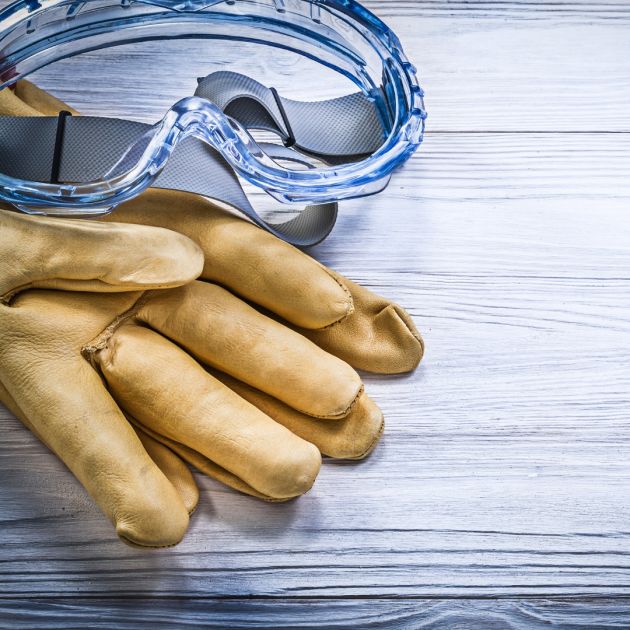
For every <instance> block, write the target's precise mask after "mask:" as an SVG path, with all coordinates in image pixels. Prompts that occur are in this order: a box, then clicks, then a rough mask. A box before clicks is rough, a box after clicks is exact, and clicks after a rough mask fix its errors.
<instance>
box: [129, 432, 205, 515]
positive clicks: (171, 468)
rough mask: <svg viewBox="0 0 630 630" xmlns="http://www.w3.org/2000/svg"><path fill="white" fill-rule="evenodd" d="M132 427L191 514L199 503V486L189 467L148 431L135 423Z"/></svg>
mask: <svg viewBox="0 0 630 630" xmlns="http://www.w3.org/2000/svg"><path fill="white" fill-rule="evenodd" d="M134 429H135V431H136V434H137V436H138V438H140V441H141V442H142V446H144V450H145V451H146V452H147V453H148V454H149V457H150V458H151V459H152V460H153V461H154V462H155V464H156V465H157V466H158V468H159V469H160V470H161V471H162V472H163V473H164V475H165V477H166V478H167V479H168V480H169V481H170V482H171V484H173V487H174V488H175V490H177V492H178V494H179V496H180V497H181V499H182V501H183V503H184V506H185V507H186V511H187V512H188V514H192V513H193V512H194V511H195V510H196V509H197V504H198V503H199V488H198V487H197V483H196V482H195V478H194V477H193V475H192V473H191V472H190V468H188V466H186V464H185V463H184V462H183V461H182V460H181V458H180V457H178V456H177V455H176V454H175V453H174V452H173V451H172V450H171V449H170V448H168V447H167V446H165V445H164V444H162V443H161V442H159V441H158V440H156V439H155V438H153V437H152V436H151V435H149V433H148V432H146V431H143V430H142V429H141V428H140V427H138V426H137V425H135V424H134Z"/></svg>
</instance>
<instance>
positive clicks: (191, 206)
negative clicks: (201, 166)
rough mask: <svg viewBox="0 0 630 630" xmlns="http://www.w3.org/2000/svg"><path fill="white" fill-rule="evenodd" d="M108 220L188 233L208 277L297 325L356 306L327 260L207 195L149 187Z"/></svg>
mask: <svg viewBox="0 0 630 630" xmlns="http://www.w3.org/2000/svg"><path fill="white" fill-rule="evenodd" d="M104 220H106V221H112V220H113V221H122V222H125V223H139V224H144V225H159V226H162V227H166V228H169V229H171V230H175V231H176V232H180V233H181V234H185V235H186V236H188V237H190V238H192V239H193V240H194V241H196V242H197V243H198V244H199V245H200V246H201V248H202V250H203V252H204V255H205V261H206V262H205V265H204V269H203V273H202V277H203V278H204V279H206V280H209V281H211V282H216V283H217V284H220V285H222V286H225V287H228V288H229V289H231V290H232V291H233V292H234V293H237V294H238V295H240V296H242V297H244V298H246V299H247V300H250V301H252V302H255V303H256V304H259V305H260V306H263V307H264V308H266V309H268V310H270V311H272V312H274V313H277V314H278V315H280V316H281V317H283V318H284V319H286V320H287V321H290V322H293V323H295V324H296V325H298V326H304V327H307V328H322V327H324V326H330V325H331V324H334V323H335V322H337V321H339V320H340V319H343V318H344V317H346V316H347V315H348V313H350V312H351V311H352V299H351V297H350V294H349V292H348V290H347V289H346V288H345V287H344V286H343V285H342V284H340V283H339V282H338V281H337V279H336V278H335V277H334V276H333V275H332V274H331V273H330V272H329V270H328V269H326V268H325V267H324V266H323V265H321V264H320V263H318V262H317V261H316V260H314V259H313V258H311V257H310V256H307V255H306V254H304V253H303V252H301V251H300V250H298V249H296V248H295V247H292V246H291V245H289V244H288V243H285V242H284V241H281V240H280V239H278V238H276V237H275V236H273V235H271V234H269V233H268V232H265V231H264V230H261V229H260V228H258V227H257V226H255V225H253V224H251V223H249V222H247V221H244V220H243V219H240V218H237V217H235V216H234V215H233V214H231V213H229V212H227V211H226V210H224V209H222V208H220V207H219V206H218V205H217V204H216V203H214V202H212V201H210V200H208V199H205V198H203V197H200V196H197V195H192V194H187V193H181V192H177V191H167V190H148V191H146V192H145V193H143V194H142V195H141V196H140V197H138V198H137V199H134V200H131V201H129V202H127V203H124V204H122V205H120V206H119V207H118V208H116V210H115V212H114V213H113V215H111V216H110V217H104Z"/></svg>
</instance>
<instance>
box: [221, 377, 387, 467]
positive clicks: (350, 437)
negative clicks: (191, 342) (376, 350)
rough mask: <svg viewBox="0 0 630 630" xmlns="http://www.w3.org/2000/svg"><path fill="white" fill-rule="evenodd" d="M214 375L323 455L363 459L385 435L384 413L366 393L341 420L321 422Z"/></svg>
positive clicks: (252, 389) (259, 393)
mask: <svg viewBox="0 0 630 630" xmlns="http://www.w3.org/2000/svg"><path fill="white" fill-rule="evenodd" d="M211 373H212V375H213V376H215V377H216V378H217V379H218V380H220V381H221V382H222V383H224V384H225V385H227V386H228V387H229V388H230V389H231V390H233V391H235V392H236V393H237V394H238V395H239V396H241V397H242V398H244V399H245V400H247V401H248V402H250V403H251V404H252V405H255V406H256V407H258V409H260V410H261V411H262V412H264V413H266V414H267V415H268V416H269V417H271V418H273V419H274V420H275V421H276V422H279V423H280V424H281V425H283V426H285V427H286V428H287V429H289V430H290V431H291V432H292V433H295V434H296V435H299V436H300V437H301V438H303V439H304V440H307V441H308V442H311V443H312V444H315V446H317V448H318V449H319V450H320V452H321V453H322V455H327V456H328V457H333V458H335V459H363V458H364V457H366V456H367V455H369V454H370V453H371V452H372V450H373V449H374V447H375V446H376V444H377V443H378V440H379V438H380V437H381V435H382V433H383V427H384V420H383V413H382V412H381V410H380V409H379V408H378V406H377V405H376V403H374V402H373V401H372V400H371V399H370V398H369V397H368V395H367V394H366V393H363V394H362V395H361V397H360V398H359V400H358V401H357V404H356V406H355V407H354V408H353V409H352V411H351V412H350V413H349V414H348V415H347V416H346V417H345V418H343V419H342V420H339V421H337V422H319V421H317V420H315V419H313V418H311V417H309V416H307V415H305V414H303V413H300V412H299V411H296V410H295V409H293V408H292V407H289V406H288V405H285V404H284V403H282V402H280V401H279V400H277V399H276V398H273V397H272V396H269V395H268V394H265V393H264V392H261V391H260V390H258V389H254V388H253V387H250V386H249V385H246V384H245V383H243V382H241V381H239V380H237V379H235V378H233V377H231V376H229V375H227V374H224V373H222V372H219V371H218V370H211Z"/></svg>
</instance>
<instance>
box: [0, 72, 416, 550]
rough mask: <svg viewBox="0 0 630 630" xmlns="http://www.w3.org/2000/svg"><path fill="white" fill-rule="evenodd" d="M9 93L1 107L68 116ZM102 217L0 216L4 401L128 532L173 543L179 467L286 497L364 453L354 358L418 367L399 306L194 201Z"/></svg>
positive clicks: (189, 491) (370, 442)
mask: <svg viewBox="0 0 630 630" xmlns="http://www.w3.org/2000/svg"><path fill="white" fill-rule="evenodd" d="M7 92H8V91H7V90H4V91H3V92H0V111H1V110H2V107H5V109H4V113H9V112H10V113H12V114H15V113H16V112H19V111H22V110H21V109H20V107H21V105H20V103H22V104H23V106H24V108H25V109H24V110H23V111H25V113H28V114H29V115H33V111H35V112H40V113H45V114H54V113H56V112H57V111H58V110H59V109H61V108H63V109H68V108H67V106H66V105H64V104H63V103H60V102H59V101H56V99H53V98H52V97H50V96H49V95H47V94H46V93H44V92H42V91H40V90H38V89H37V88H35V87H34V86H32V85H30V84H28V83H26V82H21V83H19V84H18V89H17V90H16V93H12V92H8V93H7ZM3 99H4V101H3ZM5 101H6V102H7V103H8V105H5ZM105 221H106V222H103V223H97V222H94V221H79V220H62V219H50V218H32V217H26V216H23V215H18V214H16V213H13V212H10V211H0V243H1V245H0V246H1V247H2V252H3V253H2V258H1V259H0V260H1V261H2V262H1V263H0V289H1V290H0V294H1V295H2V296H4V298H3V299H4V302H5V303H4V305H2V306H1V307H0V400H2V401H3V402H4V403H5V404H6V405H7V406H8V407H9V408H10V409H11V410H12V411H13V412H14V413H15V415H17V416H18V417H20V418H21V419H22V421H23V422H24V423H25V424H26V425H27V426H28V427H29V428H31V429H32V430H33V431H34V432H35V433H36V434H37V435H38V436H39V437H40V438H41V439H42V441H43V442H44V443H46V444H47V445H48V446H49V447H50V448H51V449H52V450H53V451H54V452H55V453H57V454H58V455H59V456H60V458H61V459H62V460H63V461H64V462H65V463H66V465H67V466H68V467H69V468H70V469H71V470H72V472H73V473H74V474H75V475H76V476H77V478H78V479H79V480H80V481H81V483H82V484H83V485H84V486H85V487H86V489H87V490H88V492H90V494H91V495H92V496H93V497H94V499H95V500H96V502H97V503H98V504H99V506H100V507H101V509H102V510H103V511H104V512H105V514H106V515H107V516H108V517H109V518H110V519H111V520H112V521H113V523H114V524H115V526H116V529H117V532H118V534H119V535H120V536H121V538H123V540H125V541H127V542H130V543H133V544H138V545H143V546H154V547H155V546H168V545H171V544H175V543H177V542H178V541H179V540H180V539H181V537H182V536H183V534H184V532H185V529H186V527H187V524H188V514H189V513H191V512H192V511H193V510H194V508H195V506H196V503H197V500H198V492H197V489H196V486H195V483H194V479H193V478H192V476H191V474H190V471H189V469H188V468H187V467H186V466H185V465H184V464H183V463H182V461H181V460H180V459H179V458H180V457H181V458H182V459H184V460H186V461H188V462H189V463H191V464H193V465H194V466H195V467H196V468H198V469H199V470H201V471H202V472H205V473H206V474H208V475H210V476H212V477H215V478H217V479H219V480H221V481H223V482H224V483H226V484H227V485H229V486H231V487H233V488H236V489H238V490H240V491H242V492H245V493H248V494H251V495H254V496H257V497H260V498H263V499H267V500H286V499H290V498H293V497H295V496H298V495H300V494H302V493H303V492H305V491H307V490H308V489H309V488H310V487H311V485H312V483H313V481H314V479H315V477H316V475H317V473H318V471H319V466H320V461H321V456H320V453H322V454H324V455H329V456H332V457H341V458H350V459H358V458H361V457H364V456H365V455H367V454H368V453H369V452H370V451H371V449H372V448H373V447H374V445H375V444H376V442H377V440H378V438H379V436H380V434H381V432H382V427H383V418H382V414H381V412H380V410H379V409H378V407H377V406H376V405H375V404H374V403H373V402H372V401H371V400H370V399H369V398H368V396H367V395H366V394H365V392H364V390H363V384H362V383H361V380H360V378H359V376H358V374H357V373H356V372H355V370H354V369H353V368H352V367H351V366H354V367H356V368H359V369H363V370H368V371H374V372H381V373H399V372H405V371H409V370H411V369H413V368H414V367H415V366H416V365H417V364H418V362H419V361H420V359H421V357H422V352H423V345H422V341H421V338H420V335H419V334H418V332H417V331H416V329H415V327H414V325H413V323H412V322H411V319H410V318H409V316H408V315H407V314H406V313H405V311H404V310H403V309H401V308H400V307H398V306H397V305H395V304H392V303H390V302H389V301H387V300H385V299H383V298H380V297H378V296H376V295H374V294H372V293H371V292H369V291H367V290H366V289H363V288H361V287H359V286H358V285H355V284H354V283H352V282H350V281H349V280H347V279H345V278H343V277H341V276H339V275H338V274H336V273H335V272H333V271H331V270H329V269H327V268H325V267H324V266H322V265H320V264H319V263H318V262H316V261H315V260H313V259H312V258H310V257H309V256H307V255H306V254H304V253H302V252H300V251H299V250H297V249H295V248H293V247H292V246H290V245H288V244H287V243H284V242H283V241H280V240H278V239H276V238H275V237H274V236H272V235H270V234H268V233H267V232H264V231H262V230H260V229H259V228H257V227H256V226H254V225H252V224H250V223H248V222H246V221H243V220H242V219H240V218H237V217H235V216H233V215H232V214H230V213H229V212H227V211H226V210H225V209H222V208H220V207H218V206H217V205H216V204H215V203H213V202H212V201H209V200H207V199H205V198H201V197H198V196H194V195H190V194H185V193H178V192H174V191H164V190H149V191H147V192H146V193H145V194H143V195H141V196H140V197H138V198H137V199H134V200H133V201H131V202H128V203H126V204H124V205H122V206H120V207H119V208H118V209H117V210H116V211H115V213H114V214H113V215H112V216H110V217H107V218H106V220H105ZM125 224H127V225H125ZM164 228H167V229H164ZM187 237H188V238H187ZM192 241H196V244H195V243H193V242H192ZM11 261H13V262H12V263H11ZM15 261H17V264H16V263H15ZM2 263H4V264H2ZM201 267H203V269H201ZM200 271H201V279H200V280H195V281H192V282H191V280H192V279H193V278H194V277H196V276H197V275H198V274H199V272H200ZM175 285H181V286H175ZM50 289H56V290H50ZM98 292H108V293H98ZM132 427H133V428H132ZM134 428H135V431H134ZM178 456H179V457H178Z"/></svg>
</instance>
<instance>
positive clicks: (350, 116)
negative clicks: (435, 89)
mask: <svg viewBox="0 0 630 630" xmlns="http://www.w3.org/2000/svg"><path fill="white" fill-rule="evenodd" d="M191 37H194V38H201V39H206V38H207V39H219V40H230V41H235V40H236V41H241V42H247V43H253V44H260V45H263V46H271V47H276V48H280V49H284V50H288V51H292V52H294V53H297V54H298V55H302V56H304V57H307V58H310V59H312V60H314V61H317V62H318V63H320V64H323V65H324V66H326V67H328V68H330V69H331V70H333V71H336V72H338V73H340V74H341V75H343V76H344V77H346V78H347V79H349V80H350V81H351V82H352V83H353V84H354V85H355V86H356V88H355V89H356V91H355V92H353V93H351V94H347V95H345V96H341V97H338V98H334V99H329V100H315V101H313V100H309V101H307V100H295V99H289V98H286V97H283V96H281V95H280V94H279V93H278V91H277V90H276V89H274V87H273V86H266V85H263V84H261V83H260V82H258V81H256V80H254V79H253V78H250V77H247V76H244V75H243V74H240V73H235V72H231V71H219V72H214V73H212V74H210V75H208V76H206V77H204V78H202V79H199V80H198V85H197V89H196V91H195V94H194V95H192V96H188V97H186V98H183V99H181V100H180V101H178V102H177V103H175V104H174V105H173V106H172V107H171V108H170V109H169V110H168V111H167V113H166V114H165V115H164V117H163V118H162V120H160V121H159V122H158V123H157V124H154V125H147V124H144V123H140V122H134V121H130V120H124V119H120V118H104V117H95V116H71V115H69V113H68V112H62V113H61V114H60V115H59V116H58V117H12V116H0V173H1V174H0V199H1V200H3V201H6V202H9V203H11V204H13V205H14V206H15V207H16V208H18V209H19V210H22V211H23V212H28V213H39V214H55V215H75V216H76V215H81V216H90V215H98V214H103V213H107V212H110V211H111V210H112V209H113V208H114V207H115V206H116V205H118V204H120V203H122V202H124V201H127V200H129V199H131V198H133V197H136V196H137V195H139V194H140V193H141V192H142V191H144V190H145V189H146V188H148V187H154V188H168V189H174V190H181V191H186V192H192V193H197V194H201V195H204V196H207V197H211V198H213V199H216V200H218V201H220V202H224V203H227V204H229V205H231V206H233V207H235V208H238V209H239V210H240V211H241V212H243V213H244V214H246V215H247V216H249V217H250V218H251V219H252V220H253V221H254V222H256V223H257V224H258V225H260V226H261V227H263V228H265V229H268V230H269V231H271V232H273V233H275V234H276V235H278V236H280V237H281V238H284V239H285V240H288V241H289V242H292V243H294V244H296V245H300V246H308V245H312V244H314V243H316V242H318V241H320V240H322V239H323V238H324V237H325V236H326V235H327V234H328V233H329V232H330V230H331V229H332V227H333V225H334V222H335V219H336V215H337V203H336V202H337V201H338V200H341V199H348V198H354V197H362V196H365V195H370V194H374V193H376V192H379V191H380V190H382V189H383V188H384V187H385V186H386V185H387V183H388V181H389V178H390V175H391V173H392V171H393V170H394V169H395V168H397V167H398V166H400V165H401V164H403V163H404V162H405V161H406V160H407V159H408V158H409V157H410V155H411V154H412V153H413V152H414V151H415V149H416V148H417V147H418V145H419V144H420V142H421V141H422V134H423V131H424V119H425V118H426V114H425V111H424V105H423V99H422V97H423V93H422V90H421V89H420V87H419V85H418V82H417V79H416V71H415V68H414V67H413V65H412V64H411V63H410V62H409V61H408V60H407V58H406V57H405V54H404V52H403V50H402V47H401V45H400V42H399V40H398V38H397V37H396V35H395V34H394V33H393V32H392V31H391V30H390V29H389V28H388V27H387V26H386V25H385V24H384V23H383V22H382V21H381V20H379V19H378V18H377V17H376V16H374V15H373V14H372V13H370V12H369V11H368V10H367V9H365V8H364V7H363V6H361V5H360V4H359V3H357V2H355V1H354V0H183V1H182V0H156V1H148V0H72V1H69V0H39V1H38V0H21V1H19V2H15V3H13V4H11V5H9V6H8V7H7V8H5V9H4V10H3V11H1V12H0V88H6V87H8V86H10V85H12V84H13V83H15V82H16V81H17V80H18V79H20V78H23V77H25V76H26V75H28V74H29V73H31V72H33V71H35V70H38V69H40V68H42V67H44V66H46V65H48V64H50V63H52V62H54V61H57V60H59V59H63V58H65V57H69V56H74V55H77V54H80V53H82V52H86V51H92V50H96V49H101V48H107V47H111V46H115V45H119V44H125V43H128V42H137V41H145V40H156V39H158V40H159V39H165V38H168V39H172V38H191ZM254 130H263V131H265V132H271V133H272V134H274V135H275V136H276V137H277V138H278V139H279V141H280V142H281V144H280V143H268V142H260V141H256V140H255V139H254V137H253V135H252V132H253V131H254ZM95 147H98V148H97V149H95ZM239 178H242V179H243V180H245V181H246V182H249V183H250V184H253V185H254V186H257V187H259V188H261V189H263V190H264V191H266V192H267V193H268V194H270V195H271V196H272V197H274V198H275V199H277V200H279V201H281V202H287V203H288V202H299V203H304V204H308V205H307V207H306V208H305V209H304V210H303V211H302V212H300V213H299V214H298V215H297V216H292V217H291V218H290V219H289V220H285V221H284V222H280V223H277V222H274V223H272V222H267V221H265V220H264V219H263V218H261V217H260V216H259V214H258V213H257V212H256V210H255V209H254V208H253V206H252V204H251V203H250V201H249V200H248V198H247V196H246V194H245V192H244V190H243V187H242V185H241V183H240V181H239Z"/></svg>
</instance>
